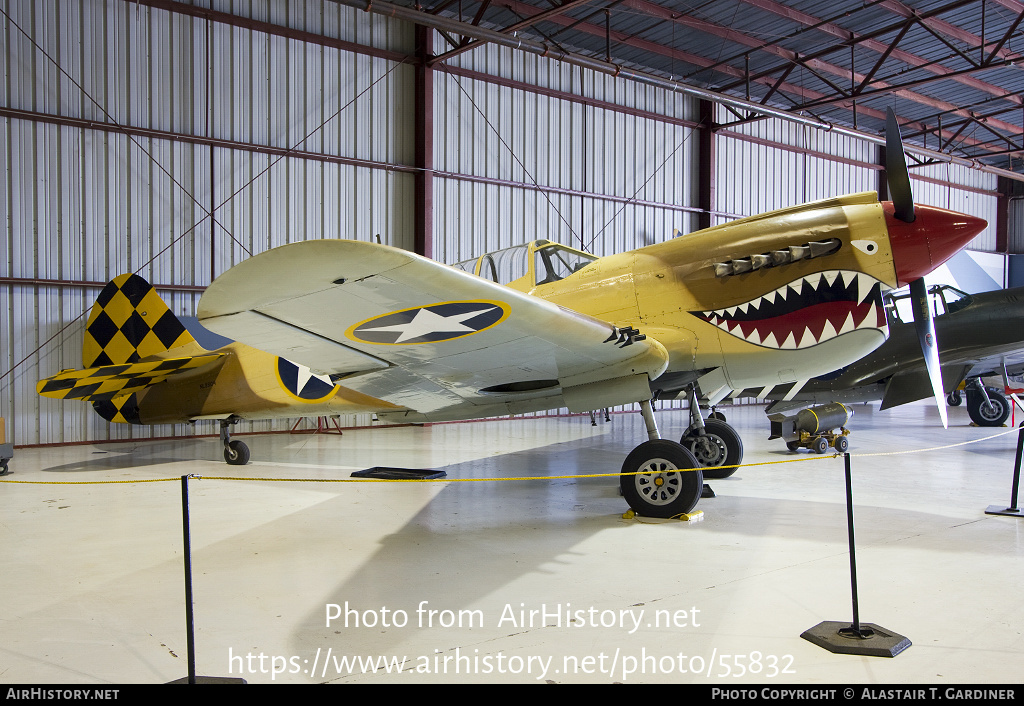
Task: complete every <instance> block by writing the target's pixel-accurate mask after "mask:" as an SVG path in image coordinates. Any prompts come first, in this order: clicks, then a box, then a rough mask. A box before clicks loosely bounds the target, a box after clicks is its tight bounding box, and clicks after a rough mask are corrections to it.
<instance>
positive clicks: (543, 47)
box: [336, 0, 1024, 181]
mask: <svg viewBox="0 0 1024 706" xmlns="http://www.w3.org/2000/svg"><path fill="white" fill-rule="evenodd" d="M336 1H337V2H338V3H339V4H342V5H346V6H348V7H354V8H356V9H359V10H363V11H364V12H373V13H376V14H380V15H385V16H389V17H392V18H394V19H396V20H400V21H405V22H411V23H414V24H423V25H426V26H428V27H434V28H435V29H439V30H444V31H451V32H454V33H457V34H462V35H464V36H471V37H474V38H475V39H482V40H484V41H487V42H492V43H495V44H498V45H501V46H505V47H510V48H512V49H517V50H520V51H525V52H527V53H531V54H535V55H540V56H545V57H548V58H550V59H552V60H556V61H563V62H565V63H568V64H572V65H574V66H579V67H582V68H586V69H591V70H593V71H597V72H599V73H603V74H607V75H610V76H617V77H620V78H624V79H628V80H631V81H636V82H638V83H642V84H646V85H651V86H656V87H659V88H664V89H666V90H670V91H675V92H679V93H683V94H685V95H689V96H692V97H694V98H697V99H704V100H710V101H713V102H716V103H722V104H726V105H731V106H733V107H736V108H739V109H740V110H747V111H751V112H754V113H759V114H762V115H765V116H768V117H775V118H779V119H781V120H785V121H787V122H793V123H797V124H800V125H806V126H808V127H813V128H816V129H820V130H826V131H830V132H835V133H837V134H841V135H846V136H849V137H853V138H856V139H860V140H864V141H866V142H870V143H872V144H879V145H882V144H885V138H884V136H880V135H874V134H871V133H866V132H862V131H860V130H854V129H851V128H847V127H843V126H840V125H836V124H833V123H829V122H826V121H824V120H821V119H819V118H815V117H811V116H806V115H799V114H796V113H791V112H788V111H786V110H782V109H779V108H775V107H772V106H762V105H759V104H757V103H754V102H752V101H749V100H745V99H743V98H739V97H736V96H730V95H727V94H724V93H719V92H717V91H711V90H708V89H705V88H700V87H698V86H692V85H689V84H686V83H682V82H680V81H676V80H673V79H669V78H665V77H664V76H659V75H657V74H653V73H649V72H646V71H639V70H636V69H633V68H630V67H628V66H624V65H622V64H616V63H614V62H610V61H602V60H600V59H595V58H593V57H590V56H586V55H584V54H579V53H575V52H566V51H564V50H561V49H558V48H557V47H552V46H551V45H550V44H547V43H545V42H539V41H536V40H533V39H530V38H528V37H522V36H520V37H510V36H508V35H506V34H503V33H501V32H496V31H494V30H490V29H486V28H483V27H473V26H472V25H468V24H466V23H464V22H459V21H458V20H456V19H451V18H447V17H441V16H434V15H431V14H429V13H426V12H423V11H420V10H416V9H415V8H410V7H404V6H402V5H395V4H393V3H390V2H387V1H386V0H336ZM534 9H536V8H534ZM905 149H906V151H907V152H908V153H910V154H916V155H921V156H924V157H926V158H929V159H936V160H938V161H941V162H949V163H952V164H959V165H962V166H966V167H970V168H972V169H977V170H979V171H982V172H985V173H989V174H996V175H998V176H1003V177H1006V178H1007V179H1013V180H1016V181H1024V174H1018V173H1016V172H1013V171H1010V170H1007V169H1000V168H998V167H993V166H990V165H988V164H984V163H981V162H978V161H977V160H967V159H963V158H960V157H957V156H955V155H951V154H945V153H942V152H938V151H936V150H931V149H928V148H926V147H921V146H918V145H913V144H906V145H905Z"/></svg>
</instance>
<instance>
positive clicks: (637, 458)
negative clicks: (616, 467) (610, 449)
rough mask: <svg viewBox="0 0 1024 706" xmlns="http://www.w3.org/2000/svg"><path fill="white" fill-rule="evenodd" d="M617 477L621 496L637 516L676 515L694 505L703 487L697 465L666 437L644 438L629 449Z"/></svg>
mask: <svg viewBox="0 0 1024 706" xmlns="http://www.w3.org/2000/svg"><path fill="white" fill-rule="evenodd" d="M622 473H623V475H622V476H620V477H619V486H620V487H621V488H622V497H624V498H625V499H626V502H628V503H629V506H630V507H631V508H633V510H634V511H635V512H636V513H637V514H638V515H643V516H645V517H676V516H678V515H682V514H685V513H687V512H689V511H690V510H692V509H693V508H694V506H696V504H697V501H698V500H700V494H701V491H702V490H703V489H704V476H703V474H702V473H701V468H700V464H698V463H697V459H695V458H694V457H693V454H692V453H690V452H689V451H688V450H687V449H686V448H685V447H683V446H682V445H681V444H677V443H676V442H674V441H669V440H668V439H653V440H651V441H645V442H644V443H642V444H640V445H639V446H637V447H636V448H635V449H633V451H632V452H630V454H629V456H627V457H626V460H625V461H624V462H623V464H622Z"/></svg>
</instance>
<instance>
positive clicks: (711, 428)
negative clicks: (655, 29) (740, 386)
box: [679, 417, 743, 479]
mask: <svg viewBox="0 0 1024 706" xmlns="http://www.w3.org/2000/svg"><path fill="white" fill-rule="evenodd" d="M679 443H680V444H682V445H683V446H685V447H686V448H687V449H689V451H690V453H692V454H693V455H694V458H696V459H697V463H699V464H700V465H701V467H702V468H703V471H704V477H705V478H715V479H718V478H728V477H729V476H731V475H732V474H733V473H735V472H736V466H738V465H739V464H741V463H743V440H742V439H741V438H740V435H739V434H738V433H737V432H736V430H735V429H733V428H732V426H730V425H729V424H726V423H725V421H723V420H721V419H717V418H714V417H708V418H707V419H705V420H704V434H703V435H701V434H700V432H699V431H697V430H696V429H695V430H693V431H692V432H690V433H688V434H685V435H683V438H682V439H680V440H679ZM718 466H732V468H718Z"/></svg>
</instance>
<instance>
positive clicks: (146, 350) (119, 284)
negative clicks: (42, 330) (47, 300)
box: [82, 274, 195, 368]
mask: <svg viewBox="0 0 1024 706" xmlns="http://www.w3.org/2000/svg"><path fill="white" fill-rule="evenodd" d="M194 341H195V339H194V338H192V334H190V333H189V332H188V331H187V330H186V329H185V326H184V325H182V323H181V322H180V321H179V320H178V317H176V316H175V315H174V314H173V313H172V312H171V310H170V308H169V307H168V306H167V304H165V303H164V300H163V299H161V298H160V295H159V294H157V292H156V289H155V288H154V287H153V285H151V284H150V283H149V282H147V281H146V280H145V279H143V278H142V277H139V276H138V275H135V274H124V275H118V276H117V277H115V278H114V279H113V280H111V281H110V282H108V283H107V285H106V286H105V287H104V288H103V290H102V291H101V292H100V295H99V297H97V299H96V303H95V304H94V305H93V307H92V311H91V312H90V314H89V320H88V321H87V322H86V324H85V340H84V342H83V345H82V363H83V366H84V367H86V368H94V367H97V366H100V365H122V364H125V363H135V362H138V361H139V360H141V359H143V358H146V357H148V356H151V355H156V354H158V353H163V352H164V351H168V350H171V349H173V348H177V347H179V346H184V345H187V344H189V343H192V342H194Z"/></svg>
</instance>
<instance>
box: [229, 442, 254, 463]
mask: <svg viewBox="0 0 1024 706" xmlns="http://www.w3.org/2000/svg"><path fill="white" fill-rule="evenodd" d="M224 460H225V461H227V462H228V464H229V465H231V466H244V465H245V464H247V463H249V447H248V446H246V445H245V443H244V442H241V441H229V442H228V444H227V446H225V447H224Z"/></svg>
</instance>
